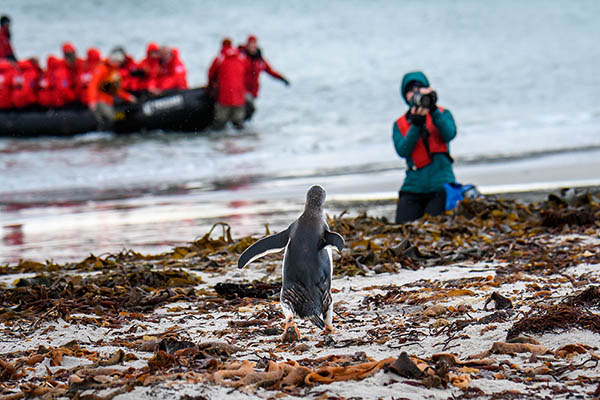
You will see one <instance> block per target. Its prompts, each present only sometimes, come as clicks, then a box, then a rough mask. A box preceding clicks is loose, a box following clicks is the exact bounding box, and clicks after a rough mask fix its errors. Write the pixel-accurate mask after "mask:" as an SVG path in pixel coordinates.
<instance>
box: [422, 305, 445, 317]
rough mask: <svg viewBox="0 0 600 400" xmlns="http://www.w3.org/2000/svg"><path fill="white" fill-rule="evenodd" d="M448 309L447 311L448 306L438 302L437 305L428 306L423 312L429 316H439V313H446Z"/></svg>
mask: <svg viewBox="0 0 600 400" xmlns="http://www.w3.org/2000/svg"><path fill="white" fill-rule="evenodd" d="M446 311H447V310H446V307H444V306H442V305H439V304H436V305H433V306H431V307H428V308H426V309H425V311H424V312H423V314H425V315H426V316H428V317H437V316H438V315H442V314H445V313H446Z"/></svg>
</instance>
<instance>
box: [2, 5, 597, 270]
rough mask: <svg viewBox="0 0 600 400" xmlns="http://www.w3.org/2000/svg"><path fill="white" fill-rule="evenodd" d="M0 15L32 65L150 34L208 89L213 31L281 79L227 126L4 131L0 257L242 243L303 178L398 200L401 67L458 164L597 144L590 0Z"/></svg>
mask: <svg viewBox="0 0 600 400" xmlns="http://www.w3.org/2000/svg"><path fill="white" fill-rule="evenodd" d="M1 12H2V13H6V14H9V15H10V16H11V18H12V34H13V40H12V42H13V47H14V49H15V52H16V55H17V57H18V58H25V57H29V56H38V57H39V58H40V60H41V62H42V64H45V59H46V57H47V56H48V55H49V54H55V55H59V54H60V48H61V45H62V43H63V42H65V41H70V42H72V43H73V44H74V45H75V46H76V48H77V49H78V51H79V53H80V55H83V54H84V53H85V51H86V49H87V48H89V47H91V46H94V47H97V48H99V49H100V50H101V51H102V53H103V54H106V53H107V52H108V51H109V50H110V48H111V47H113V46H116V45H122V46H124V47H125V48H126V49H127V51H128V52H129V53H131V54H132V55H133V56H134V57H135V58H136V59H140V58H142V57H143V56H144V51H145V46H146V44H147V43H148V42H150V41H154V42H157V43H159V44H161V45H163V44H164V45H170V46H175V47H177V48H179V50H180V54H181V58H182V60H183V61H184V63H185V65H186V67H187V71H188V82H189V84H190V86H193V87H197V86H202V85H205V84H206V75H207V70H208V66H209V65H210V62H211V61H212V59H213V58H214V57H215V55H216V54H217V53H218V51H219V48H220V42H221V40H222V39H223V37H225V36H229V37H231V38H232V39H233V40H234V42H235V43H236V44H242V43H243V42H244V41H245V39H246V37H247V35H248V34H254V35H256V36H257V37H258V39H259V45H260V47H262V50H263V54H264V56H265V58H266V59H267V60H268V61H269V62H270V64H271V66H272V67H273V68H274V69H276V70H278V71H280V72H281V73H282V74H283V75H285V76H286V77H287V78H288V79H289V80H290V82H291V86H289V87H285V86H284V85H283V84H282V83H281V82H280V81H277V80H274V79H271V78H270V77H269V76H268V75H266V74H263V75H262V77H261V91H260V95H259V99H258V101H257V108H258V111H257V113H256V114H255V116H254V118H253V120H252V121H251V122H250V123H249V124H248V125H247V126H246V128H245V129H244V130H243V131H240V132H238V131H234V130H231V129H227V130H226V131H223V132H211V131H208V132H202V133H178V134H173V133H168V132H144V133H138V134H133V135H128V136H116V135H113V134H108V133H102V132H93V133H89V134H85V135H79V136H76V137H73V138H36V139H8V138H1V139H0V179H1V184H0V224H1V226H2V227H1V229H2V236H3V241H2V244H0V263H2V262H8V261H10V262H14V261H15V260H18V258H20V257H32V258H37V259H42V260H43V259H45V258H56V259H57V260H66V259H77V258H81V256H85V255H86V254H87V253H89V252H94V253H101V252H104V251H115V249H119V248H120V247H134V248H139V249H143V250H148V251H152V250H155V249H166V248H168V246H170V245H172V244H175V243H182V242H185V241H190V240H193V238H194V236H197V235H199V234H201V233H203V231H202V229H204V227H205V225H207V224H208V222H213V221H217V220H219V219H223V218H225V219H227V220H228V221H229V222H230V223H231V224H232V225H233V230H234V232H235V233H236V234H248V233H255V234H256V233H259V232H258V229H259V228H260V227H262V225H263V223H271V224H273V223H275V226H283V224H285V223H286V218H287V216H288V213H294V212H298V211H299V210H298V207H301V203H302V200H303V196H304V191H305V190H306V189H307V188H308V187H309V186H310V185H311V184H313V183H321V184H323V185H324V186H325V187H326V189H327V190H328V193H329V194H330V195H332V194H333V195H335V194H336V191H338V192H340V193H348V194H351V193H354V192H357V191H360V192H365V191H371V192H378V191H380V190H379V189H380V188H381V185H379V183H381V182H383V181H385V182H388V183H389V182H391V183H389V184H390V185H391V186H393V187H394V188H395V189H397V187H399V185H400V183H401V181H402V177H403V168H404V162H403V161H402V160H400V159H399V157H398V156H397V155H396V153H395V151H394V149H393V146H392V142H391V128H392V123H393V121H394V120H395V119H396V118H397V117H398V116H400V115H401V114H402V113H404V112H405V110H406V104H405V103H404V101H403V100H402V98H401V97H400V94H399V84H400V80H401V78H402V75H403V74H404V73H405V72H408V71H413V70H422V71H424V72H425V73H426V74H427V76H428V77H429V80H430V81H431V84H432V86H433V87H434V88H435V89H436V90H437V92H438V95H439V103H440V105H442V106H444V107H446V108H448V109H449V110H450V111H451V112H452V114H453V115H454V118H455V120H456V123H457V126H458V135H457V137H456V139H455V140H454V141H453V142H452V143H451V152H452V155H453V157H454V159H455V160H456V166H457V167H460V166H461V165H467V164H469V165H470V164H476V165H482V166H485V165H489V164H490V163H492V162H498V161H502V160H507V159H510V160H521V159H522V160H527V159H529V158H531V157H532V156H540V155H545V154H554V155H556V154H560V155H562V154H572V157H571V158H570V160H571V162H573V160H575V161H576V160H577V159H578V158H579V157H581V151H582V150H589V149H598V148H600V132H599V130H600V129H599V128H598V127H599V126H600V103H599V102H598V90H599V89H600V74H598V68H599V67H600V47H599V46H598V45H597V38H598V37H600V24H598V23H597V16H598V15H599V12H600V3H599V2H597V1H595V0H588V1H584V0H581V1H576V2H566V1H560V0H545V1H542V0H532V1H526V2H524V1H510V0H507V1H486V2H481V1H475V0H462V1H443V0H439V1H428V2H420V1H369V2H366V1H341V0H340V1H328V2H318V1H305V2H281V1H275V0H273V1H261V2H247V1H241V0H240V1H227V2H221V1H201V2H200V1H192V0H189V1H177V2H164V1H144V2H137V1H118V2H117V1H103V2H81V1H75V0H65V1H61V2H54V1H23V0H8V1H6V0H5V1H3V3H2V9H1ZM482 168H483V167H482ZM507 179H508V180H509V179H510V178H507ZM474 183H480V182H474ZM483 183H485V182H483ZM290 187H298V188H300V189H297V190H288V189H289V188H290ZM289 198H294V199H295V200H296V203H294V204H295V205H294V206H293V207H292V206H290V204H291V203H290V202H288V201H286V200H287V199H289ZM249 204H250V206H249ZM297 204H299V206H298V205H297ZM236 207H237V208H236ZM248 207H250V208H251V210H252V211H248ZM280 213H283V214H281V216H280V217H279V218H278V217H277V215H279V214H280ZM247 215H252V216H253V217H251V218H250V219H251V220H252V222H251V223H248V222H247V221H246V220H247V219H248V218H249V217H247ZM199 221H202V222H199ZM207 221H208V222H207ZM260 229H262V228H260Z"/></svg>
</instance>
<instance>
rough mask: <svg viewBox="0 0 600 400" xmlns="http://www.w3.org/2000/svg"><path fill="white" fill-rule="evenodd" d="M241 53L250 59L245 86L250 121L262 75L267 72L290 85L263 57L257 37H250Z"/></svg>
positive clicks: (247, 116) (247, 114) (241, 47)
mask: <svg viewBox="0 0 600 400" xmlns="http://www.w3.org/2000/svg"><path fill="white" fill-rule="evenodd" d="M240 49H241V51H242V52H243V53H244V54H245V55H246V58H247V59H248V67H247V69H246V76H245V84H246V118H247V119H250V118H251V117H252V114H253V113H254V111H255V106H254V102H255V100H256V98H257V97H258V89H259V86H260V84H259V78H260V73H261V72H263V71H265V72H266V73H267V74H269V75H271V76H272V77H274V78H276V79H279V80H280V81H282V82H283V83H284V84H285V85H286V86H289V85H290V81H288V80H287V79H286V78H285V77H284V76H283V75H281V74H280V73H279V72H277V71H275V70H274V69H273V68H271V66H270V65H269V63H268V62H267V60H265V59H264V58H263V56H262V52H261V50H260V48H259V47H258V42H257V39H256V36H254V35H250V36H248V40H247V42H246V45H245V46H240Z"/></svg>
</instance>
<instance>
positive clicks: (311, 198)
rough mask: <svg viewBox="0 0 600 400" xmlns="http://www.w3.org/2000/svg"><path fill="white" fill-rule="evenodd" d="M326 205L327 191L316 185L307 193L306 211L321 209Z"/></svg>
mask: <svg viewBox="0 0 600 400" xmlns="http://www.w3.org/2000/svg"><path fill="white" fill-rule="evenodd" d="M323 203H325V189H323V188H322V187H321V186H319V185H314V186H312V187H311V188H310V189H308V192H307V193H306V206H305V208H306V209H320V208H321V207H323Z"/></svg>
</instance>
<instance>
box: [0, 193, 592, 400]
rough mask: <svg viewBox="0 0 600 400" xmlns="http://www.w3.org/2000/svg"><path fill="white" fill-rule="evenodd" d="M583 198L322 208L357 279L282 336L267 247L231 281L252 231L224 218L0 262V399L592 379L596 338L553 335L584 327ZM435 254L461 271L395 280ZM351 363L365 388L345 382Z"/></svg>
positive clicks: (338, 263) (512, 394) (326, 391)
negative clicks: (323, 317) (165, 245)
mask: <svg viewBox="0 0 600 400" xmlns="http://www.w3.org/2000/svg"><path fill="white" fill-rule="evenodd" d="M584 200H585V201H581V202H579V203H578V204H577V205H576V206H575V205H572V204H569V203H568V202H565V201H560V199H559V200H556V199H551V200H549V201H546V202H543V203H538V204H522V203H519V202H516V201H512V200H503V199H494V198H487V199H479V200H472V201H465V202H462V203H461V204H460V205H459V207H458V208H457V209H455V210H454V211H453V212H451V213H448V214H446V215H442V216H438V217H426V218H424V219H422V220H420V221H416V222H414V223H411V224H406V225H402V226H400V225H393V224H390V223H388V222H387V221H385V220H384V219H380V218H374V217H370V216H367V215H360V216H358V217H355V218H350V217H344V216H343V215H342V216H339V217H336V218H332V219H330V221H329V223H330V226H331V228H332V230H334V231H337V232H339V233H340V234H342V235H343V236H344V238H345V240H346V248H345V249H344V250H343V252H342V253H341V254H338V255H336V256H335V260H334V264H335V274H336V276H337V277H356V278H354V280H352V279H351V280H348V281H346V280H344V281H343V282H348V283H343V284H342V283H340V284H339V285H338V286H337V287H336V282H334V290H333V292H334V314H335V315H334V326H335V328H336V330H338V333H337V334H333V335H325V336H321V335H320V334H319V332H317V331H316V330H315V329H314V328H312V327H311V326H310V325H309V324H306V325H301V330H302V331H303V336H304V338H303V340H302V341H301V342H299V343H297V344H283V343H282V342H281V340H280V335H281V334H282V329H281V323H282V313H281V312H280V309H279V305H278V292H279V288H280V279H279V276H280V274H279V273H278V272H277V271H278V268H279V264H280V263H281V255H270V256H267V257H266V258H265V259H264V261H263V262H262V263H255V265H254V267H253V268H256V269H257V270H258V271H260V272H262V273H263V276H264V278H263V279H261V280H258V281H253V282H249V281H239V280H237V281H230V279H231V276H233V275H232V274H233V273H232V271H234V272H236V273H237V269H236V268H235V264H236V262H237V258H238V257H239V255H240V254H241V252H242V251H243V250H244V249H245V248H247V247H248V246H249V245H251V244H252V243H253V242H254V241H255V240H256V238H250V237H245V238H241V239H238V240H234V239H233V238H232V235H231V229H230V227H229V226H227V225H225V224H218V225H216V226H215V227H213V229H211V231H210V232H208V233H207V234H206V235H204V236H203V237H201V238H200V239H199V240H196V241H194V242H192V243H190V244H189V245H188V246H181V247H177V248H174V249H173V250H172V251H170V252H167V253H163V254H158V255H142V254H139V253H136V252H134V251H126V252H122V253H119V254H114V255H109V256H106V257H96V256H93V255H90V256H89V257H88V258H86V259H85V260H83V261H81V262H79V263H68V264H65V265H59V264H55V263H53V262H51V261H48V262H46V263H37V262H32V261H21V262H20V263H18V264H16V265H4V266H0V277H6V278H11V277H12V276H13V275H16V274H26V275H25V276H23V275H19V277H18V278H17V277H15V278H14V279H4V282H5V283H4V284H2V285H1V286H0V335H1V336H0V337H1V338H2V340H0V346H2V347H1V348H2V349H3V350H2V351H1V352H0V400H3V399H20V398H46V399H51V398H78V399H112V398H114V397H117V396H119V397H120V398H127V394H128V393H130V392H135V393H136V396H138V397H143V393H147V392H144V390H146V389H148V390H152V391H153V393H158V394H155V396H159V397H169V398H211V397H212V396H217V397H218V396H224V395H225V394H226V393H232V392H231V391H240V392H244V393H248V394H253V395H256V396H258V397H264V398H277V397H281V396H284V395H287V396H297V397H314V398H342V397H355V398H361V397H364V398H373V397H377V396H379V394H378V393H394V396H395V397H402V396H400V395H398V396H396V395H395V393H396V392H398V391H400V392H402V390H404V392H405V393H411V390H420V391H421V392H419V393H424V394H427V393H429V394H432V395H433V394H435V396H437V398H464V399H468V398H484V399H485V398H540V399H541V398H548V397H554V396H564V397H569V396H576V397H577V396H579V397H587V398H591V397H593V396H598V395H600V385H599V384H598V381H599V379H600V367H599V366H598V362H599V361H600V357H599V356H598V354H599V353H600V351H599V348H598V346H599V345H598V343H600V340H595V341H593V340H592V342H588V343H583V342H578V341H577V340H573V341H570V340H569V332H572V331H573V330H575V331H578V332H586V333H585V335H592V337H594V338H595V339H598V338H600V313H598V309H599V308H600V294H599V293H600V292H599V289H598V288H599V287H600V286H599V285H600V283H599V280H600V273H596V272H597V270H598V265H600V250H599V247H598V244H599V243H600V205H599V204H598V202H597V200H596V199H595V198H594V197H592V196H587V197H585V198H584ZM434 266H435V267H436V268H437V269H436V271H439V273H440V274H443V273H444V266H447V268H448V269H450V268H453V271H456V270H461V271H464V273H462V275H461V277H460V278H443V277H441V276H440V277H438V278H420V277H419V276H418V275H415V276H416V278H414V279H412V280H409V281H407V283H405V284H400V285H397V284H394V282H395V279H396V278H395V277H397V276H401V275H402V274H406V273H413V271H416V270H419V271H427V270H428V268H432V267H434ZM586 266H587V267H586ZM589 266H596V267H592V268H590V267H589ZM580 268H581V269H580ZM595 271H596V272H595ZM382 273H388V275H385V277H386V279H385V280H386V281H387V283H386V284H381V281H380V280H379V281H378V280H377V277H378V276H380V274H382ZM363 276H364V277H363ZM402 276H406V275H402ZM359 279H360V282H361V283H360V284H358V282H359ZM373 279H374V280H373ZM207 282H209V283H207ZM340 282H342V281H341V280H340ZM369 282H373V283H372V284H371V283H369ZM544 335H565V336H560V337H561V339H560V341H561V343H560V344H556V343H554V342H552V340H555V339H552V338H553V337H554V336H544ZM585 335H584V336H583V337H586V336H585ZM593 335H595V336H593ZM500 338H502V339H503V340H502V339H500ZM544 340H546V342H544ZM594 343H595V344H594ZM363 380H364V382H368V383H364V385H366V386H365V387H369V389H368V391H367V392H366V393H368V395H366V394H364V393H363V394H362V395H354V394H352V396H350V395H349V394H348V392H344V387H346V386H344V385H351V383H352V382H356V381H363ZM489 381H495V382H497V383H498V384H497V385H496V386H494V387H500V388H501V389H490V386H489V385H487V386H486V385H485V384H484V382H489ZM503 385H504V386H503ZM188 386H189V387H194V388H196V389H194V390H195V391H194V392H185V387H188ZM348 387H352V386H348ZM200 388H201V391H200V392H198V390H200ZM219 388H225V389H219ZM331 388H333V389H331ZM407 388H408V389H407ZM410 388H413V389H410ZM179 390H181V391H179ZM219 390H224V391H222V392H219ZM352 390H354V389H348V391H350V392H352ZM385 390H389V391H391V392H385ZM427 391H431V392H427ZM542 392H543V393H542ZM340 393H342V394H340ZM344 393H345V394H344ZM381 396H382V397H390V396H388V395H384V394H382V395H381Z"/></svg>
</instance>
